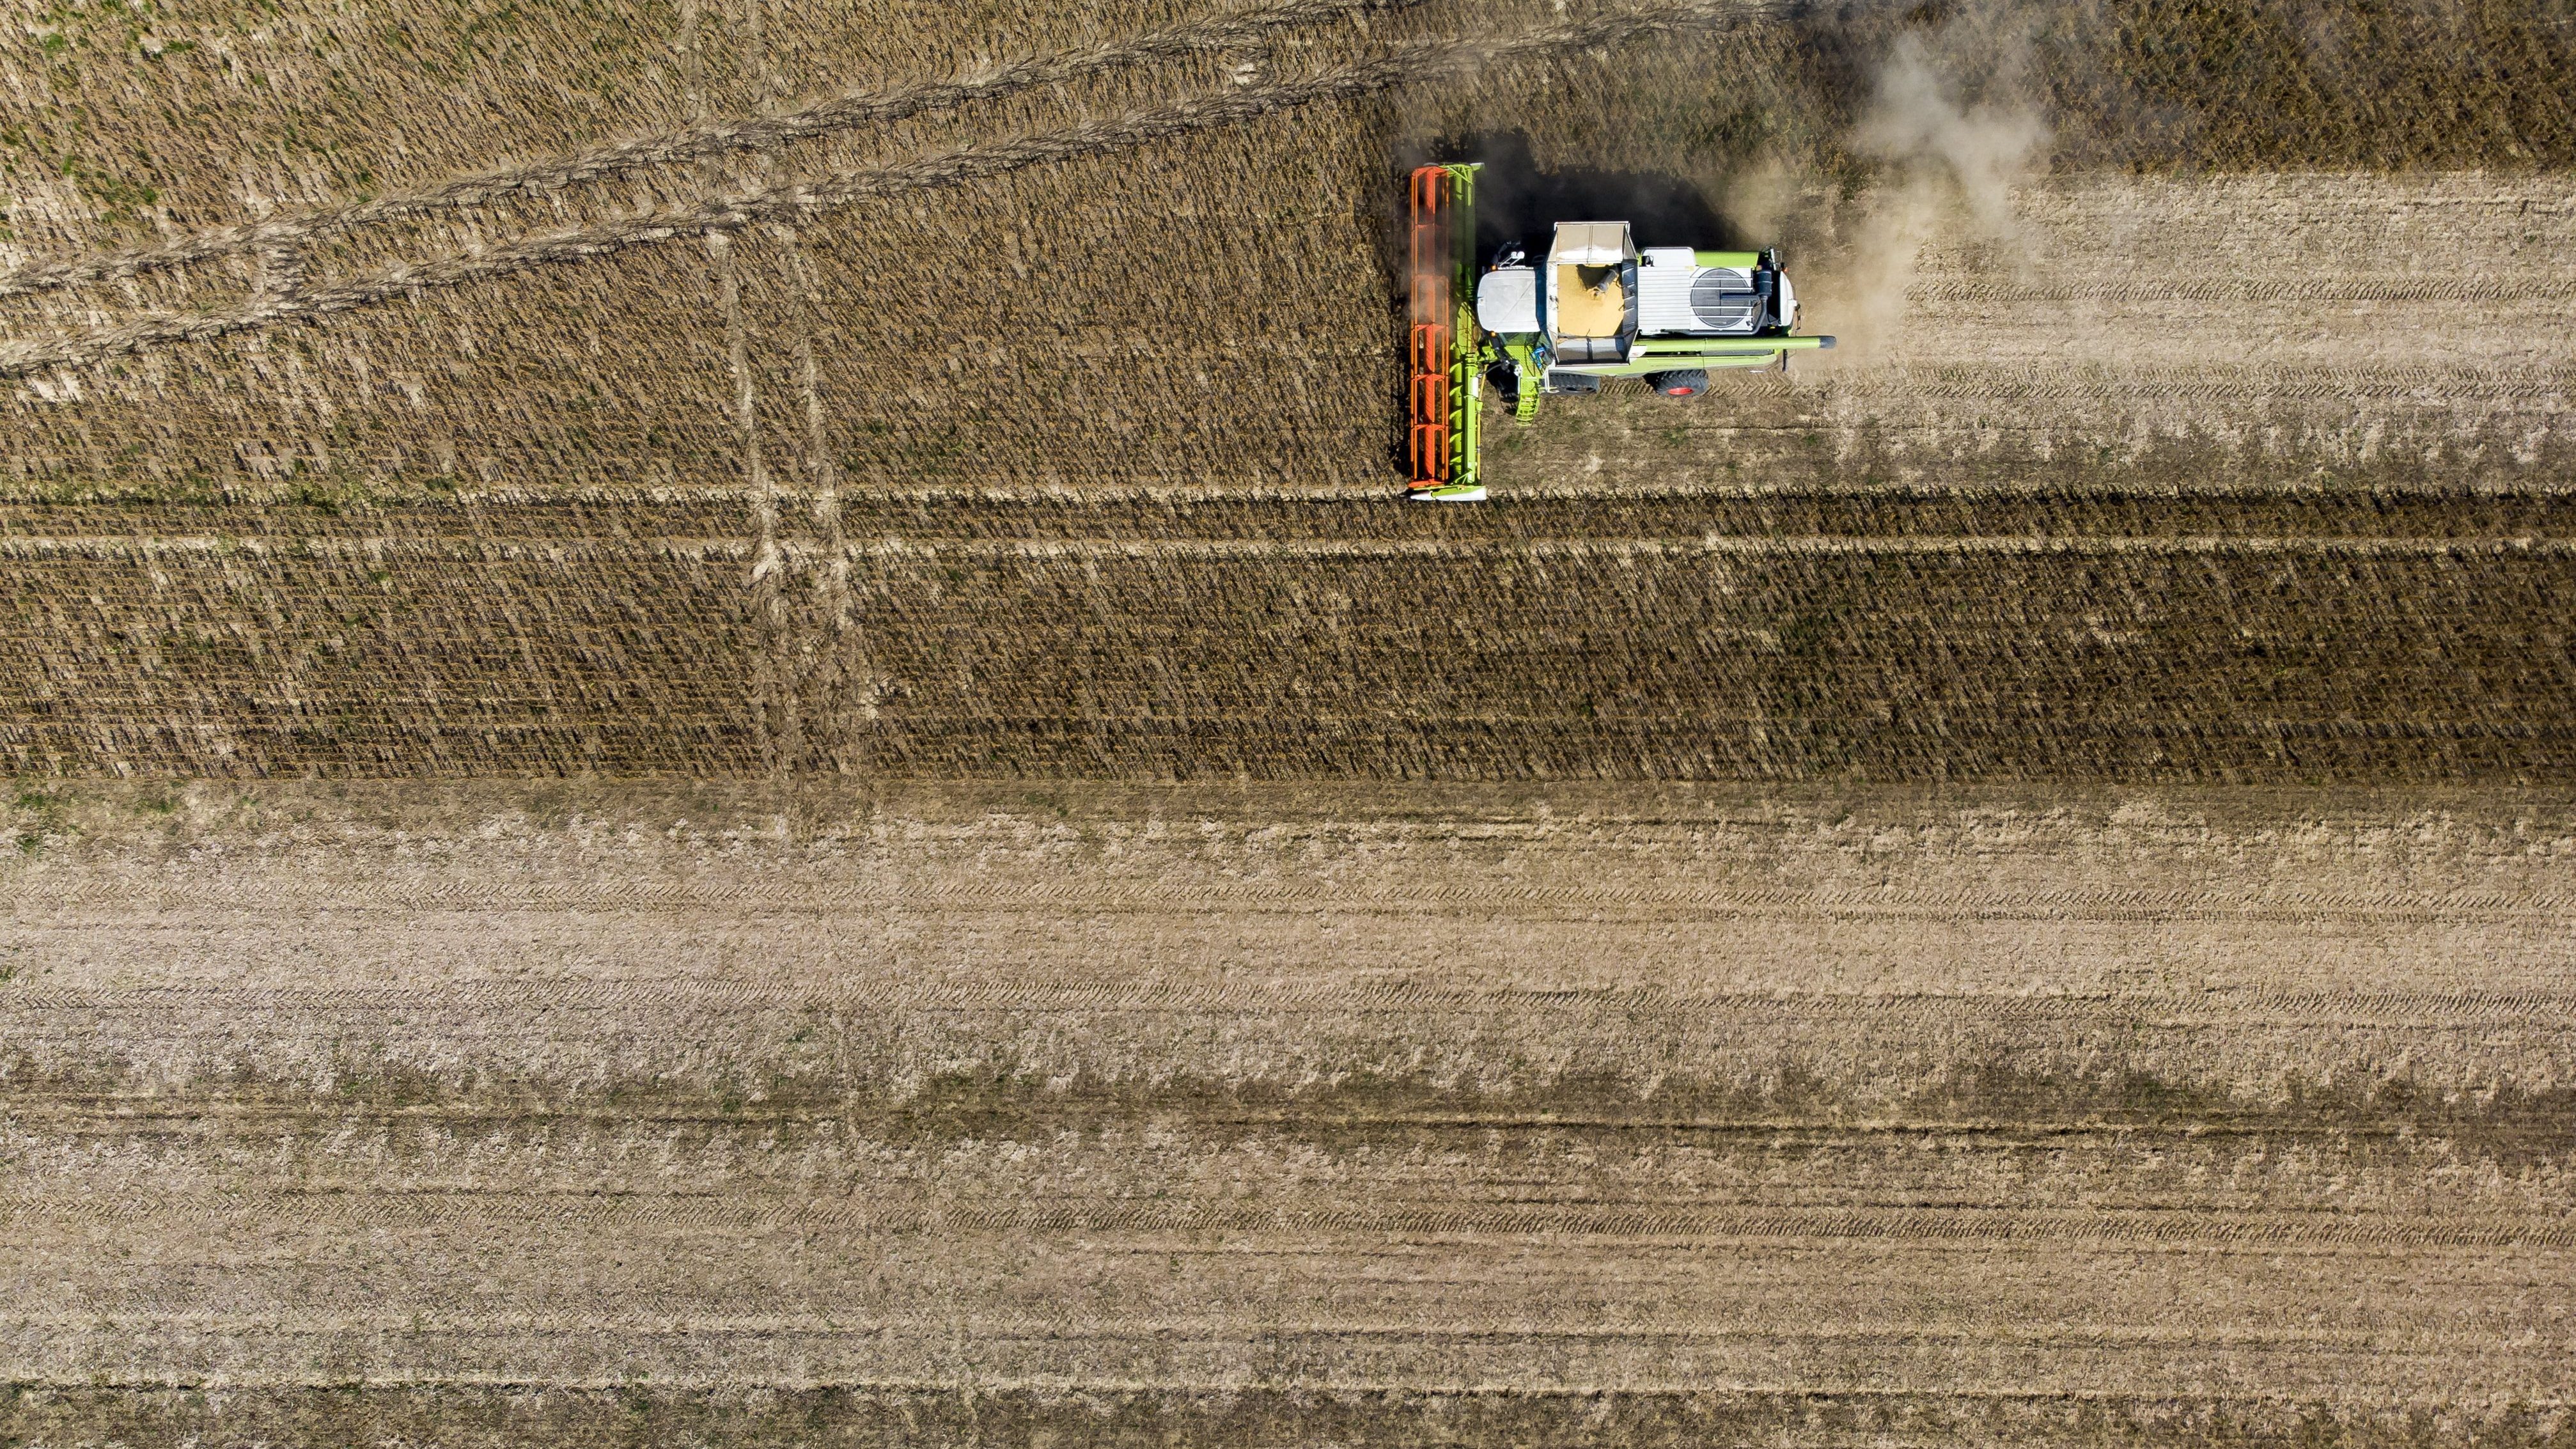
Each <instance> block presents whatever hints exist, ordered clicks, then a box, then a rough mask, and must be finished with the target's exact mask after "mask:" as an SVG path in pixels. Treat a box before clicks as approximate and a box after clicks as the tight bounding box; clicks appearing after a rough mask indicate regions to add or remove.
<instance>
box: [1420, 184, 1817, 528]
mask: <svg viewBox="0 0 2576 1449" xmlns="http://www.w3.org/2000/svg"><path fill="white" fill-rule="evenodd" d="M1478 169H1479V167H1478V166H1477V165H1475V164H1468V165H1436V166H1423V167H1420V168H1417V169H1416V170H1415V171H1414V173H1413V180H1412V207H1413V237H1412V262H1411V278H1410V283H1411V293H1412V296H1411V316H1412V329H1411V331H1410V332H1409V334H1408V335H1407V339H1406V348H1405V350H1406V362H1407V367H1406V371H1407V374H1408V380H1407V390H1408V392H1409V394H1410V396H1409V397H1408V399H1407V405H1408V408H1409V410H1410V413H1411V424H1410V435H1409V441H1408V445H1407V451H1408V453H1409V455H1410V463H1411V468H1412V478H1411V482H1410V483H1409V484H1408V485H1407V487H1408V490H1409V492H1410V494H1411V496H1412V497H1414V498H1417V499H1423V500H1426V501H1431V502H1443V503H1472V502H1475V501H1476V500H1478V499H1481V498H1483V497H1484V496H1485V482H1484V477H1483V475H1482V473H1481V472H1480V471H1479V468H1478V456H1477V442H1478V439H1477V432H1478V428H1479V426H1480V415H1481V413H1482V411H1483V407H1484V381H1485V373H1486V371H1487V370H1488V369H1490V368H1493V367H1495V366H1496V365H1497V364H1499V363H1502V362H1504V361H1506V360H1508V361H1509V362H1510V363H1511V367H1512V375H1513V388H1512V392H1513V417H1514V418H1515V419H1516V420H1517V421H1519V422H1523V423H1526V422H1528V421H1529V420H1530V419H1531V418H1533V417H1536V416H1537V415H1538V400H1539V399H1540V398H1541V397H1542V396H1545V395H1546V394H1548V393H1589V392H1598V391H1600V390H1601V380H1602V379H1603V378H1605V377H1639V378H1644V379H1646V381H1647V382H1648V383H1649V384H1650V385H1652V386H1653V387H1654V389H1655V390H1656V391H1657V392H1660V393H1663V394H1664V395H1665V396H1667V397H1676V398H1688V397H1696V396H1698V395H1699V394H1701V393H1703V392H1706V391H1707V390H1708V375H1709V373H1710V372H1711V371H1713V370H1716V369H1718V368H1727V367H1764V366H1769V365H1772V364H1775V363H1776V364H1778V365H1780V366H1783V367H1785V366H1787V365H1788V360H1789V354H1790V353H1792V352H1802V351H1811V350H1814V349H1816V348H1823V347H1831V346H1833V345H1834V339H1832V338H1830V337H1800V336H1795V335H1793V330H1794V329H1795V328H1796V327H1797V325H1798V296H1797V293H1796V292H1795V291H1793V290H1792V289H1791V288H1790V286H1789V278H1788V274H1786V273H1785V272H1782V271H1781V270H1780V257H1779V254H1778V253H1777V252H1770V251H1762V252H1709V251H1695V250H1693V249H1692V248H1689V247H1646V248H1644V249H1643V250H1640V249H1639V248H1638V246H1637V244H1636V241H1635V240H1634V238H1632V237H1631V236H1630V235H1629V230H1628V223H1626V222H1624V221H1561V222H1558V223H1557V224H1556V235H1555V237H1554V238H1553V239H1552V241H1551V242H1550V244H1549V247H1548V251H1547V256H1546V257H1545V258H1544V259H1543V260H1542V261H1540V262H1538V263H1536V264H1533V263H1532V262H1531V261H1530V259H1529V256H1528V253H1527V251H1526V249H1525V248H1523V247H1521V246H1520V245H1518V244H1513V245H1510V246H1506V247H1504V248H1503V249H1502V251H1501V252H1500V253H1499V254H1497V255H1496V256H1495V257H1494V259H1493V263H1492V265H1490V266H1488V267H1486V268H1484V270H1483V272H1482V273H1481V275H1480V274H1479V272H1478V270H1477V260H1478V259H1477V256H1476V172H1477V170H1478Z"/></svg>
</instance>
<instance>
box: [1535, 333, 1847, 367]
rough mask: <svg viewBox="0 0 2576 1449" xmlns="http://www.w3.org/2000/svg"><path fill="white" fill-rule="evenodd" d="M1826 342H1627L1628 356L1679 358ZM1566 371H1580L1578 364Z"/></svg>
mask: <svg viewBox="0 0 2576 1449" xmlns="http://www.w3.org/2000/svg"><path fill="white" fill-rule="evenodd" d="M1824 345H1825V339H1823V338H1822V337H1788V336H1781V337H1640V338H1638V339H1637V340H1636V341H1635V342H1633V343H1631V344H1629V347H1628V356H1629V357H1631V358H1639V357H1663V358H1672V357H1679V356H1682V355H1684V354H1686V353H1687V354H1692V355H1697V356H1705V357H1724V356H1727V355H1728V354H1730V353H1745V352H1813V351H1814V350H1816V349H1817V348H1819V347H1822V346H1824ZM1565 370H1566V371H1569V372H1571V371H1579V370H1581V369H1580V368H1579V367H1575V368H1567V369H1565Z"/></svg>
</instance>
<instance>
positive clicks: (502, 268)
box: [0, 0, 1774, 378]
mask: <svg viewBox="0 0 2576 1449" xmlns="http://www.w3.org/2000/svg"><path fill="white" fill-rule="evenodd" d="M1773 8H1774V6H1773V4H1772V3H1771V0H1697V3H1690V4H1684V5H1678V6H1674V7H1670V8H1667V9H1663V10H1656V11H1646V12H1633V13H1629V14H1625V15H1617V16H1611V17H1605V18H1603V19H1598V20H1593V21H1587V22H1585V23H1582V24H1578V25H1570V26H1557V27H1551V28H1549V29H1544V30H1536V31H1522V32H1517V33H1513V34H1509V35H1502V36H1490V35H1489V36H1463V37H1454V38H1450V39H1446V40H1422V41H1412V42H1408V43H1406V44H1404V45H1402V46H1400V47H1398V48H1396V49H1395V50H1394V51H1393V52H1392V53H1390V54H1387V55H1384V56H1380V57H1378V58H1376V59H1374V60H1368V61H1362V62H1360V63H1358V64H1355V65H1350V66H1344V67H1340V68H1338V69H1335V70H1330V71H1326V72H1324V73H1322V74H1320V75H1316V76H1311V77H1308V78H1306V79H1304V80H1298V81H1290V82H1285V83H1282V84H1279V85H1273V86H1263V87H1254V88H1248V89H1243V90H1238V91H1234V92H1232V93H1228V94H1219V95H1213V96H1204V97H1200V98H1198V99H1196V100H1189V101H1182V102H1178V103H1176V104H1173V105H1170V106H1163V107H1158V108H1154V109H1150V110H1141V111H1130V112H1127V113H1126V114H1124V115H1122V116H1120V117H1118V118H1117V119H1115V120H1108V121H1088V122H1083V123H1080V124H1077V125H1074V126H1070V127H1067V128H1065V129H1063V130H1059V131H1049V132H1043V133H1037V134H1031V135H1023V136H1018V137H1014V138H1011V139H1008V140H1003V141H996V142H992V143H989V144H985V145H978V146H966V147H960V148H957V149H954V150H949V151H942V152H936V153H933V154H930V155H927V156H923V157H920V158H917V159H915V160H912V161H908V162H903V163H899V164H896V165H892V166H883V167H871V168H864V169H860V170H854V171H844V172H836V173H833V174H831V175H829V176H827V177H825V178H823V179H821V180H818V181H793V182H787V183H783V184H780V185H777V186H772V187H766V188H762V189H760V190H756V191H752V192H748V193H745V194H742V195H738V196H732V197H722V198H718V199H715V200H712V201H702V202H698V203H694V204H691V205H687V206H679V207H670V208H665V209H663V210H660V211H654V212H648V213H644V214H641V215H637V216H631V217H626V218H621V219H619V220H616V221H611V222H603V223H599V224H596V225H592V226H587V227H574V228H570V229H566V230H562V231H553V232H544V233H539V234H537V235H533V236H528V237H523V238H520V239H518V240H516V241H510V242H503V243H500V244H497V245H494V246H491V247H488V248H486V249H484V250H482V251H479V252H471V253H468V252H456V253H451V254H449V255H446V256H442V257H438V258H436V259H433V260H429V261H424V262H418V263H404V264H398V265H396V266H393V267H389V268H386V269H384V270H382V271H379V272H376V273H373V274H371V275H369V276H365V277H361V278H357V279H355V280H351V281H346V282H337V283H330V284H325V285H319V286H311V287H305V288H300V289H298V290H296V291H292V292H284V293H280V294H278V295H277V296H275V297H273V298H268V299H264V300H262V301H259V302H255V303H253V304H251V305H248V306H243V307H238V308H234V309H232V310H230V311H224V312H204V313H191V314H184V315H169V316H159V317H148V318H145V319H143V320H141V321H137V322H132V323H127V324H125V325H123V326H118V327H108V328H99V329H94V330H91V331H86V332H77V333H73V334H70V335H68V336H62V337H54V338H46V339H40V340H34V341H25V342H17V343H12V344H9V345H7V346H5V347H0V378H6V377H23V376H26V375H28V374H30V373H35V372H41V371H44V370H47V369H49V368H57V367H69V366H79V365H83V364H87V363H93V362H99V361H104V360H105V359H108V358H111V357H121V356H126V355H129V354H133V353H138V352H145V351H150V350H153V349H156V348H160V347H167V346H172V345H175V344H179V343H186V342H202V341H209V340H212V339H214V338H218V337H226V336H231V335H234V334H237V333H242V332H251V331H257V330H260V329H263V328H268V327H273V326H277V325H280V324H282V323H287V322H303V321H313V320H317V319H319V318H323V317H327V316H331V315H334V314H336V313H341V312H349V311H356V310H358V309H361V308H366V307H372V306H375V305H377V304H379V303H383V302H387V301H391V300H393V299H395V298H398V297H407V296H417V295H418V294H419V293H421V292H423V291H427V290H431V289H436V288H446V287H458V286H464V285H467V284H469V283H473V282H480V281H487V280H491V279H495V278H499V277H504V276H510V275H514V274H517V273H520V272H525V271H529V270H533V269H535V268H539V267H544V266H549V265H554V264H559V263H569V262H580V261H588V260H591V259H594V258H598V257H603V256H607V255H610V254H612V253H615V252H620V251H625V250H628V249H630V248H634V247H639V246H648V245H652V244H654V243H658V242H665V241H670V240H673V239H674V238H677V237H681V236H687V235H695V234H700V233H705V232H733V231H741V230H744V229H746V228H749V227H752V226H755V225H758V224H759V223H762V222H766V221H779V220H800V219H804V218H807V217H810V216H812V215H814V214H816V213H819V212H823V211H829V210H833V209H836V208H839V207H844V206H849V205H853V204H856V203H858V202H862V201H868V200H873V199H877V198H880V197H887V196H901V195H906V194H910V193H913V192H918V191H927V190H939V189H945V188H948V187H952V186H959V185H963V184H965V183H967V182H971V181H980V180H987V179H990V178H993V177H997V176H1004V175H1008V174H1010V173H1012V172H1015V171H1024V170H1028V169H1030V168H1032V167H1037V166H1043V165H1047V164H1049V163H1053V162H1060V161H1070V160H1077V159H1080V158H1083V157H1087V156H1096V155H1102V154H1106V153H1110V152H1115V151H1124V150H1132V149H1134V148H1136V147H1140V146H1145V145H1149V144H1152V143H1153V142H1156V141H1162V140H1169V139H1172V138H1175V137H1179V136H1185V135H1190V134H1193V133H1195V132H1199V131H1205V130H1211V129H1214V128H1216V127H1219V126H1226V125H1234V124H1239V123H1244V122H1250V121H1257V120H1261V119H1263V118H1265V117H1268V116H1272V115H1277V114H1280V113H1282V112H1286V111H1292V110H1296V109H1299V108H1302V107H1305V106H1309V105H1314V104H1318V103H1322V102H1329V101H1336V100H1354V99H1357V98H1359V97H1362V96H1366V95H1371V94H1374V93H1376V92H1378V91H1383V90H1388V89H1391V88H1393V87H1396V86H1400V85H1404V84H1406V83H1408V82H1412V81H1419V80H1426V79H1431V78H1434V77H1436V76H1440V75H1444V74H1454V73H1458V72H1462V71H1467V70H1473V69H1476V68H1479V67H1482V66H1486V65H1492V64H1497V63H1502V62H1507V61H1512V60H1522V59H1529V58H1532V57H1535V56H1541V55H1552V54H1562V53H1565V52H1569V51H1579V50H1588V49H1593V48H1596V47H1601V46H1609V45H1620V44H1627V43H1630V42H1633V41H1636V40H1639V39H1643V38H1645V37H1647V36H1650V35H1656V34H1662V33H1666V32H1670V31H1674V30H1679V29H1683V28H1687V27H1690V26H1693V25H1707V24H1720V23H1725V22H1728V21H1735V20H1744V19H1750V18H1754V17H1756V16H1759V15H1763V14H1767V13H1771V11H1772V9H1773Z"/></svg>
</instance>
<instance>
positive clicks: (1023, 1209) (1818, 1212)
mask: <svg viewBox="0 0 2576 1449" xmlns="http://www.w3.org/2000/svg"><path fill="white" fill-rule="evenodd" d="M2106 1135H2108V1134H2106ZM495 1197H502V1198H506V1197H520V1198H522V1199H527V1198H534V1199H535V1202H534V1203H533V1204H532V1207H533V1208H534V1210H533V1211H529V1212H527V1213H526V1214H525V1217H524V1219H523V1220H525V1221H544V1222H551V1223H556V1224H561V1225H563V1226H567V1227H587V1228H594V1229H597V1228H610V1229H662V1230H679V1231H687V1230H690V1229H703V1230H712V1231H752V1232H776V1231H793V1230H796V1229H804V1228H830V1229H840V1230H848V1231H857V1232H870V1233H878V1234H884V1235H888V1236H910V1235H919V1234H936V1233H951V1232H969V1233H1031V1232H1142V1233H1202V1232H1229V1233H1237V1232H1241V1233H1278V1234H1308V1235H1336V1234H1350V1235H1354V1236H1366V1237H1371V1238H1386V1237H1394V1238H1401V1239H1414V1240H1419V1239H1433V1240H1436V1239H1440V1238H1447V1237H1463V1238H1481V1237H1523V1236H1544V1237H1598V1238H1614V1239H1622V1240H1633V1239H1666V1240H1672V1241H1675V1242H1687V1243H1692V1244H1708V1243H1721V1242H1726V1241H1730V1240H1732V1241H1739V1242H1777V1241H1783V1240H1787V1241H1800V1240H1803V1241H1808V1242H1818V1243H1823V1242H1838V1241H1852V1240H1855V1239H1862V1240H1881V1241H1899V1242H1910V1243H1916V1244H1921V1245H1924V1246H1927V1247H1933V1248H1946V1247H1949V1246H1952V1245H1970V1244H1973V1245H1980V1246H1983V1245H1990V1244H1993V1243H1998V1242H2038V1243H2105V1244H2119V1245H2137V1246H2143V1247H2156V1246H2170V1247H2175V1248H2181V1249H2186V1250H2191V1251H2210V1250H2217V1251H2230V1250H2234V1251H2243V1252H2254V1253H2262V1252H2274V1251H2280V1250H2282V1249H2291V1250H2296V1249H2301V1248H2313V1249H2320V1250H2329V1251H2334V1252H2337V1253H2341V1252H2344V1251H2348V1250H2351V1249H2356V1248H2358V1249H2364V1250H2378V1251H2382V1252H2395V1253H2410V1252H2422V1251H2427V1250H2435V1251H2438V1250H2441V1249H2446V1248H2447V1249H2486V1250H2492V1249H2496V1248H2509V1247H2533V1248H2547V1249H2568V1248H2576V1223H2571V1222H2569V1221H2567V1220H2565V1219H2563V1218H2561V1219H2555V1220H2552V1219H2546V1218H2537V1217H2535V1218H2534V1219H2532V1220H2527V1221H2520V1222H2516V1221H2501V1222H2499V1221H2494V1220H2492V1219H2490V1220H2489V1221H2487V1222H2483V1223H2478V1222H2464V1221H2462V1220H2461V1219H2460V1218H2458V1217H2457V1216H2454V1215H2433V1214H2420V1215H2419V1214H2396V1213H2388V1214H2380V1213H2368V1212H2352V1213H2335V1212H2319V1213H2307V1214H2278V1213H2270V1214H2261V1215H2259V1216H2251V1217H2249V1216H2248V1215H2244V1214H2238V1213H2230V1212H2226V1211H2223V1210H2212V1211H2209V1212H2206V1213H2199V1212H2192V1211H2188V1210H2184V1211H2176V1210H2173V1209H2167V1208H2064V1209H2054V1210H2052V1209H2032V1208H2007V1209H1987V1208H1867V1207H1863V1208H1854V1207H1845V1206H1821V1207H1816V1208H1809V1209H1797V1208H1657V1207H1639V1206H1628V1205H1621V1204H1615V1203H1607V1204H1602V1205H1599V1206H1597V1207H1574V1208H1567V1207H1556V1206H1546V1207H1537V1208H1516V1207H1505V1206H1482V1207H1428V1206H1426V1207H1412V1208H1402V1207H1399V1208H1344V1209H1311V1208H1309V1209H1300V1208H1258V1207H1256V1208H1228V1207H1204V1206H1193V1205H1187V1204H1168V1205H1166V1204H1142V1205H1134V1204H1119V1205H1109V1204H1045V1203H1039V1204H1019V1205H1014V1206H1011V1207H1003V1208H991V1209H966V1210H957V1209H948V1210H939V1209H929V1210H922V1209H904V1208H893V1209H886V1208H878V1207H872V1206H867V1205H861V1204H854V1203H848V1202H831V1201H806V1202H796V1203H786V1204H781V1203H777V1202H774V1201H773V1202H771V1203H765V1204H757V1205H754V1204H747V1203H745V1202H744V1201H743V1200H742V1199H741V1198H740V1197H738V1196H735V1195H732V1194H707V1195H693V1196H688V1197H677V1196H672V1197H663V1196H654V1197H649V1198H648V1197H642V1196H635V1197H603V1196H600V1195H597V1194H592V1193H569V1192H568V1193H563V1194H542V1195H540V1194H512V1193H501V1192H489V1191H476V1192H429V1193H423V1192H385V1191H351V1192H322V1193H294V1192H278V1191H274V1190H271V1191H266V1192H253V1193H226V1194H220V1195H205V1196H202V1197H201V1196H199V1195H196V1194H174V1195H168V1196H164V1195H157V1194H156V1195H151V1196H135V1197H119V1196H112V1195H109V1194H105V1193H87V1194H83V1195H81V1196H79V1197H78V1198H76V1199H73V1200H72V1201H70V1202H68V1203H67V1202H65V1201H64V1200H63V1199H62V1198H61V1197H59V1196H54V1197H36V1196H28V1197H21V1198H18V1199H16V1200H15V1201H12V1202H0V1221H7V1222H9V1223H11V1224H12V1226H13V1228H14V1229H15V1231H17V1232H19V1233H20V1234H22V1235H23V1234H24V1232H25V1231H26V1228H27V1226H28V1224H29V1221H30V1220H31V1219H32V1220H34V1221H44V1222H75V1223H97V1222H118V1223H130V1222H131V1221H132V1220H133V1218H134V1217H136V1216H137V1215H148V1214H151V1213H155V1212H164V1213H166V1212H172V1211H176V1212H180V1213H183V1214H186V1215H188V1216H191V1217H192V1218H198V1217H201V1218H204V1219H207V1220H220V1219H224V1218H237V1219H247V1220H249V1221H252V1222H257V1223H261V1224H264V1225H265V1224H277V1225H285V1224H295V1225H297V1226H301V1227H304V1228H307V1229H312V1228H324V1229H329V1228H340V1227H373V1226H382V1225H384V1224H385V1222H386V1220H387V1219H388V1218H389V1217H391V1216H393V1215H394V1214H396V1213H399V1214H400V1216H401V1217H402V1218H404V1219H407V1220H409V1222H410V1223H413V1224H418V1225H422V1226H430V1225H457V1226H465V1225H471V1224H477V1223H480V1224H486V1225H488V1224H489V1223H490V1222H491V1221H492V1217H493V1212H492V1204H491V1202H490V1201H489V1199H491V1198H495Z"/></svg>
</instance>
